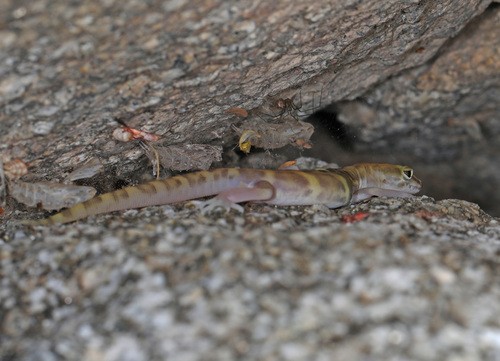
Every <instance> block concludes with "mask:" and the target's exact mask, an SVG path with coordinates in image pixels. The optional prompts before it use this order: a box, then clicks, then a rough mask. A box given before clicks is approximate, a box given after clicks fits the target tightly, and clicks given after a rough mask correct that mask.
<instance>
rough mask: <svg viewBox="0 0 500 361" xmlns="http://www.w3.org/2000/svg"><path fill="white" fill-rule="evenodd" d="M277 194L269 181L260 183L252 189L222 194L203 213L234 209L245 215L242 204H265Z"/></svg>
mask: <svg viewBox="0 0 500 361" xmlns="http://www.w3.org/2000/svg"><path fill="white" fill-rule="evenodd" d="M275 193H276V190H275V189H274V187H273V185H272V184H271V183H269V182H267V181H259V182H257V183H255V184H254V185H253V186H250V187H235V188H230V189H227V190H225V191H222V192H220V193H219V194H218V195H216V196H215V197H214V198H212V199H209V200H208V201H206V202H205V204H204V205H203V209H202V213H204V214H205V213H209V212H212V211H213V210H214V209H215V208H217V207H222V208H224V209H225V210H226V211H229V210H231V209H234V210H236V211H238V212H240V213H243V207H242V206H240V205H239V204H238V203H241V202H263V201H268V200H271V199H272V198H273V197H274V195H275Z"/></svg>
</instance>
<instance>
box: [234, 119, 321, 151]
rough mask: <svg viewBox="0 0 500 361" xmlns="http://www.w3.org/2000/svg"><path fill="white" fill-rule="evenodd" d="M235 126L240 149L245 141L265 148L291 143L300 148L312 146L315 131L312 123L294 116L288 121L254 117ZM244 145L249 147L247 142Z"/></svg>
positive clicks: (274, 147) (275, 147)
mask: <svg viewBox="0 0 500 361" xmlns="http://www.w3.org/2000/svg"><path fill="white" fill-rule="evenodd" d="M233 128H234V129H235V131H236V132H237V133H238V135H239V136H240V140H239V146H240V149H241V145H242V143H245V142H249V143H250V145H252V146H255V147H257V148H264V149H277V148H282V147H284V146H286V145H289V144H291V145H293V146H295V147H298V148H310V147H311V144H310V143H309V139H310V138H311V135H312V134H313V133H314V126H313V125H312V124H310V123H306V122H303V121H300V120H295V119H293V118H287V121H286V122H283V123H269V122H266V121H264V120H262V119H259V120H257V119H252V120H251V121H250V120H249V121H245V122H244V123H243V124H242V125H241V126H240V127H233ZM243 146H244V147H247V145H246V144H243ZM244 149H247V148H244ZM248 150H249V149H248Z"/></svg>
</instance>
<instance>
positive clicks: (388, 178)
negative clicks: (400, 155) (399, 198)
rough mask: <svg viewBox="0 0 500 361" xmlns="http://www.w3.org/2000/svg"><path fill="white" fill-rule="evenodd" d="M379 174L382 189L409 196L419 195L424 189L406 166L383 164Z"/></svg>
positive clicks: (411, 170)
mask: <svg viewBox="0 0 500 361" xmlns="http://www.w3.org/2000/svg"><path fill="white" fill-rule="evenodd" d="M377 172H378V173H379V174H377V176H378V177H377V178H378V180H379V182H380V185H379V187H380V188H383V189H386V190H391V191H397V192H402V193H408V194H415V193H418V192H419V191H420V189H421V188H422V181H421V180H420V179H418V178H417V177H415V175H414V174H413V173H414V172H413V169H412V168H411V167H408V166H406V165H395V164H383V165H382V164H381V165H380V168H379V170H377Z"/></svg>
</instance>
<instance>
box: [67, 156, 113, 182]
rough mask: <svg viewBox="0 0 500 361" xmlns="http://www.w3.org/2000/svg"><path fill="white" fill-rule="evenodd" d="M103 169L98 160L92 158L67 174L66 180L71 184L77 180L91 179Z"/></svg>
mask: <svg viewBox="0 0 500 361" xmlns="http://www.w3.org/2000/svg"><path fill="white" fill-rule="evenodd" d="M103 169H104V166H103V164H102V162H101V160H100V159H99V158H92V159H90V160H89V161H88V162H86V163H84V164H83V165H81V166H80V167H78V168H76V169H75V170H74V171H73V172H71V173H70V174H68V176H67V177H66V179H67V180H68V181H71V182H72V181H75V180H78V179H86V178H92V177H93V176H95V175H96V174H98V173H100V172H102V171H103Z"/></svg>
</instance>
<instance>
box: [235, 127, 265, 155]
mask: <svg viewBox="0 0 500 361" xmlns="http://www.w3.org/2000/svg"><path fill="white" fill-rule="evenodd" d="M255 138H260V135H259V134H258V133H257V132H255V131H254V130H248V129H247V130H244V131H243V132H241V135H240V139H239V140H238V147H239V148H240V150H241V151H242V152H243V153H246V154H248V153H250V149H251V148H252V139H255Z"/></svg>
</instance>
